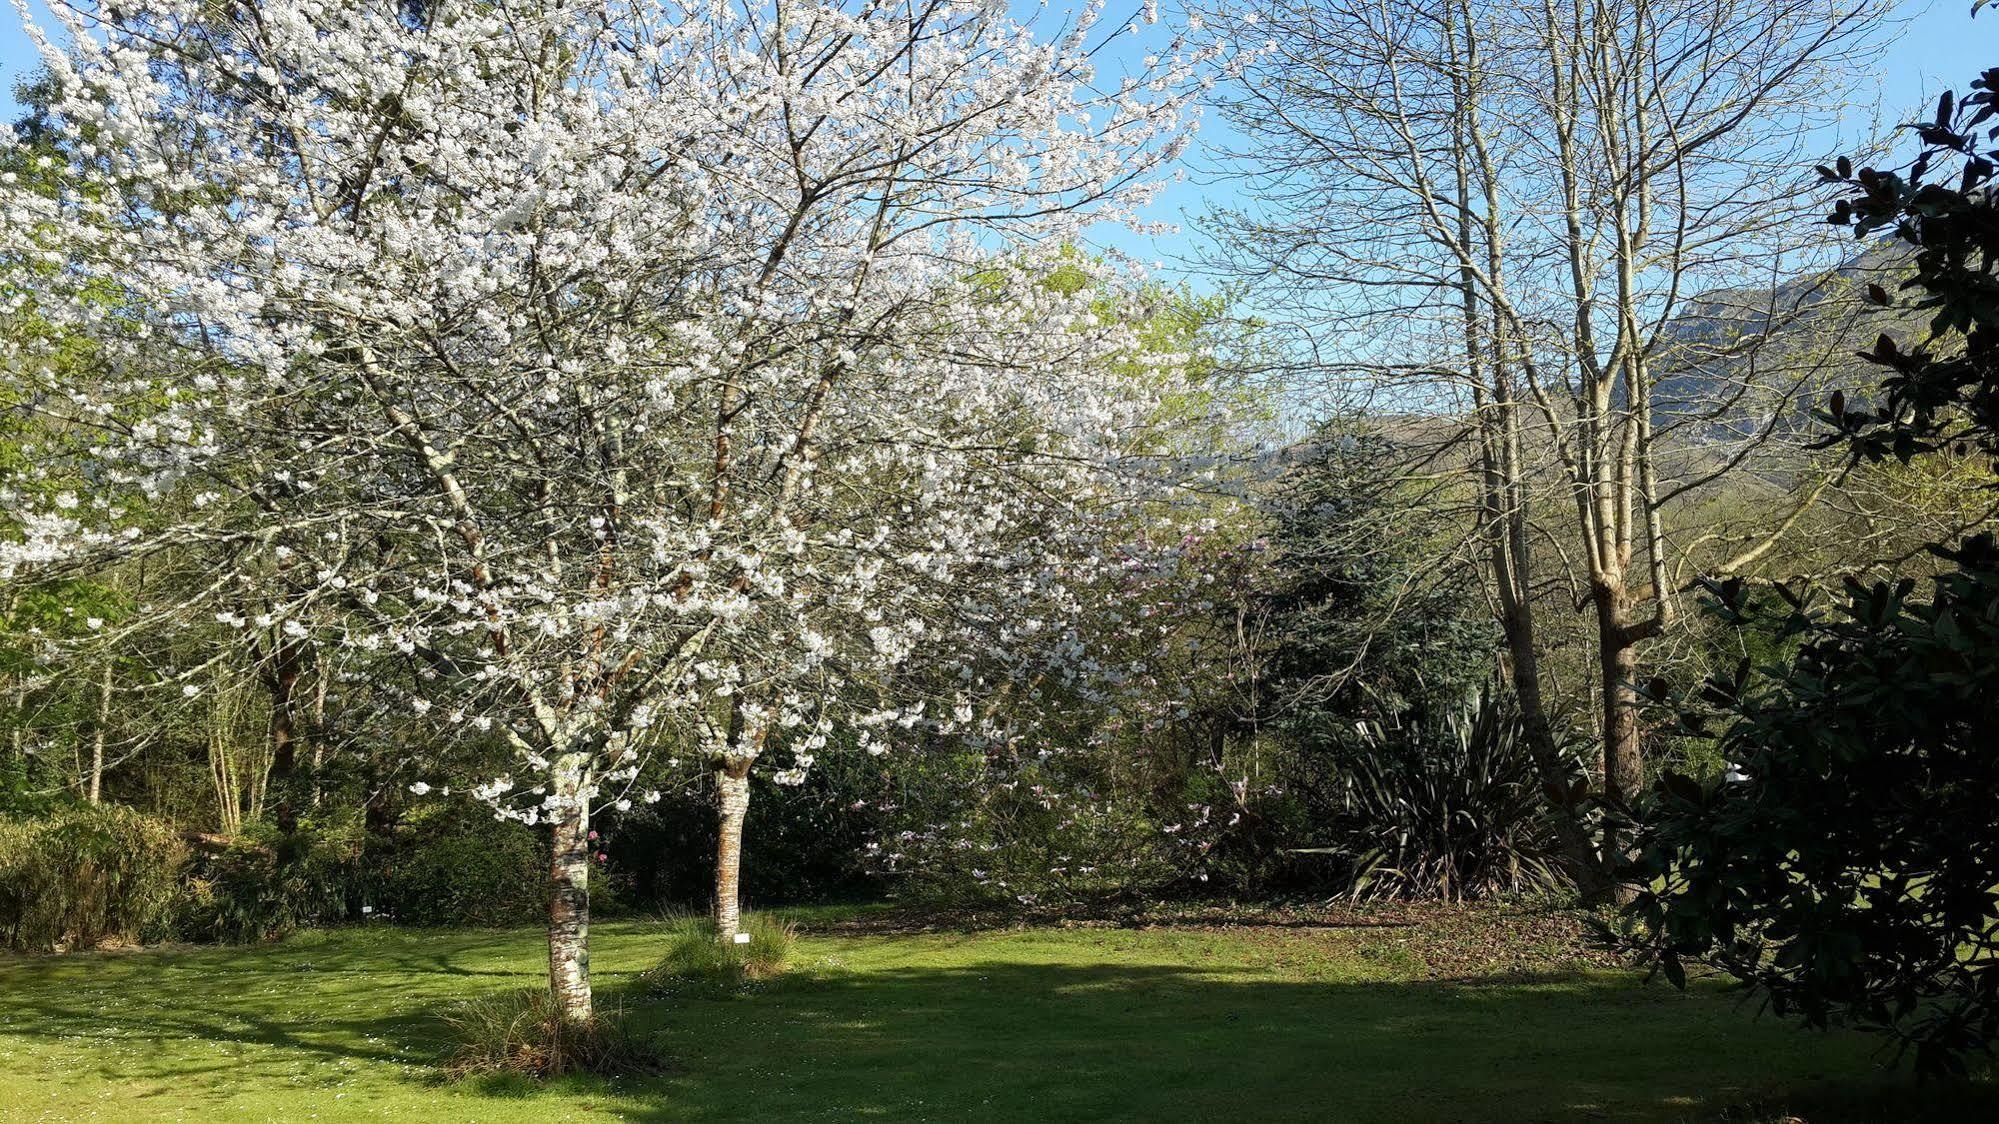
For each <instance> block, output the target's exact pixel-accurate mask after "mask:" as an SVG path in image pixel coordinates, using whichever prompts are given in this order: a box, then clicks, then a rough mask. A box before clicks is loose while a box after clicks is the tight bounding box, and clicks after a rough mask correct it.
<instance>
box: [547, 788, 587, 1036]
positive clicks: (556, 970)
mask: <svg viewBox="0 0 1999 1124" xmlns="http://www.w3.org/2000/svg"><path fill="white" fill-rule="evenodd" d="M563 787H567V788H568V790H569V791H568V792H567V793H564V795H566V796H568V797H570V799H566V800H564V801H563V804H562V808H561V810H560V812H559V813H558V816H557V818H556V819H555V820H554V822H553V823H552V824H551V825H550V830H551V834H552V835H553V842H554V849H553V855H552V856H551V859H550V865H549V879H550V881H551V882H552V883H553V885H552V887H551V889H552V891H553V892H552V893H550V894H549V898H548V986H549V989H550V991H552V992H553V993H554V996H555V1008H556V1010H558V1011H560V1012H561V1013H562V1017H563V1018H564V1019H565V1020H566V1021H568V1022H572V1023H580V1022H588V1021H589V1020H590V1018H591V1005H590V945H589V935H590V806H589V804H588V802H587V801H585V800H584V799H582V798H581V797H580V796H578V795H577V792H578V790H579V788H580V786H579V785H578V784H577V782H573V781H571V782H567V783H566V785H559V786H558V789H557V791H558V793H561V792H562V788H563Z"/></svg>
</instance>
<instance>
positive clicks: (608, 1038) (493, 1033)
mask: <svg viewBox="0 0 1999 1124" xmlns="http://www.w3.org/2000/svg"><path fill="white" fill-rule="evenodd" d="M439 1017H440V1018H441V1019H442V1020H443V1022H444V1025H445V1027H446V1028H447V1029H448V1030H449V1032H450V1037H451V1039H452V1042H453V1048H452V1050H451V1053H450V1055H449V1056H448V1057H447V1058H446V1059H445V1062H444V1068H445V1072H446V1073H448V1074H450V1075H451V1076H452V1077H454V1078H462V1077H473V1076H478V1077H484V1078H489V1079H491V1078H497V1079H499V1080H502V1081H507V1080H513V1081H518V1080H519V1079H521V1078H533V1079H535V1080H537V1081H541V1080H546V1079H548V1078H551V1077H560V1076H562V1075H563V1074H565V1073H588V1074H594V1075H596V1076H598V1077H623V1076H630V1075H636V1074H644V1073H658V1072H659V1071H660V1069H661V1059H660V1056H659V1053H658V1051H656V1050H655V1049H653V1047H652V1044H651V1043H650V1042H648V1041H646V1040H643V1039H641V1038H640V1037H638V1036H637V1035H635V1034H633V1033H631V1031H630V1030H629V1029H628V1028H627V1026H626V1024H625V1017H624V1012H623V1011H622V1010H620V1009H617V1008H613V1009H611V1010H609V1011H603V1010H600V1011H599V1012H598V1014H597V1016H596V1017H595V1018H593V1019H591V1020H590V1021H589V1022H586V1023H572V1022H570V1021H568V1020H567V1019H564V1018H562V1016H561V1015H560V1014H559V1013H558V1012H557V1011H556V1007H555V997H554V996H553V995H551V994H550V993H549V990H548V989H547V988H545V987H524V988H519V989H516V990H513V991H502V992H497V993H494V994H492V995H482V996H478V997H476V998H472V999H464V1000H460V1001H459V1002H457V1003H455V1004H452V1005H451V1006H450V1007H448V1008H446V1009H445V1010H444V1012H443V1013H442V1014H441V1015H440V1016H439Z"/></svg>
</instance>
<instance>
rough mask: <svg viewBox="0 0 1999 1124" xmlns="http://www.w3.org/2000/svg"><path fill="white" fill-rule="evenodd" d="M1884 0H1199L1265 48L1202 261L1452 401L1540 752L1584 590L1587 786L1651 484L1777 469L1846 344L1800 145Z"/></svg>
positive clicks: (1625, 672)
mask: <svg viewBox="0 0 1999 1124" xmlns="http://www.w3.org/2000/svg"><path fill="white" fill-rule="evenodd" d="M1885 9H1886V5H1884V4H1883V3H1881V2H1879V0H1777V2H1775V3H1760V2H1750V0H1630V2H1626V3H1614V4H1613V3H1602V2H1598V0H1497V2H1489V3H1477V4H1474V3H1471V2H1469V0H1418V2H1415V3H1408V2H1400V0H1394V2H1391V0H1259V2H1256V3H1251V4H1248V5H1234V6H1231V7H1230V8H1229V10H1228V11H1226V12H1217V13H1215V14H1214V15H1213V16H1212V17H1211V27H1212V30H1213V31H1214V33H1215V34H1216V35H1218V36H1220V37H1223V38H1228V39H1232V40H1233V41H1236V42H1238V43H1242V44H1244V45H1246V46H1256V47H1260V51H1259V53H1258V54H1257V56H1256V58H1255V60H1254V61H1253V62H1251V63H1250V64H1249V65H1247V66H1246V67H1245V68H1244V70H1243V74H1242V78H1241V80H1240V81H1239V82H1237V83H1235V84H1233V86H1232V87H1231V92H1230V93H1229V94H1228V95H1227V98H1226V103H1225V112H1226V114H1227V116H1228V118H1229V119H1230V121H1231V123H1232V124H1233V125H1234V126H1235V128H1236V129H1237V130H1239V131H1240V133H1241V134H1242V135H1243V136H1244V137H1245V138H1247V143H1245V144H1243V145H1241V146H1240V148H1241V151H1238V152H1234V153H1230V154H1228V156H1227V167H1228V168H1229V169H1231V170H1232V171H1233V172H1235V173H1236V174H1237V175H1239V176H1240V177H1241V178H1242V180H1243V182H1244V186H1245V188H1246V189H1247V190H1246V192H1245V194H1246V195H1248V196H1249V197H1251V198H1255V199H1257V200H1258V205H1257V207H1256V209H1255V210H1254V211H1253V212H1252V211H1243V210H1233V211H1231V210H1224V211H1221V212H1219V213H1218V214H1216V215H1215V216H1214V218H1215V222H1214V228H1215V230H1216V232H1217V234H1218V236H1219V237H1218V242H1219V254H1218V258H1219V263H1220V265H1221V266H1222V267H1223V268H1225V269H1229V270H1232V271H1236V272H1239V273H1243V274H1254V275H1257V276H1260V277H1264V278H1267V279H1268V280H1269V281H1270V282H1271V283H1274V284H1275V285H1278V286H1280V287H1281V288H1282V291H1283V293H1284V294H1285V297H1286V304H1287V306H1289V307H1292V308H1295V309H1297V310H1299V311H1300V313H1301V314H1302V315H1303V316H1304V317H1305V318H1307V319H1308V320H1309V321H1310V323H1311V326H1312V327H1313V328H1314V329H1315V333H1316V335H1317V338H1318V340H1319V346H1320V347H1322V348H1337V349H1338V354H1339V356H1340V358H1339V361H1338V362H1337V363H1336V364H1334V365H1333V367H1334V369H1335V370H1336V371H1337V372H1338V373H1339V374H1340V375H1342V376H1344V377H1346V378H1348V379H1353V380H1360V381H1364V382H1367V383H1371V384H1375V385H1378V386H1381V387H1383V388H1386V395H1385V397H1384V396H1382V395H1380V394H1378V395H1377V402H1381V401H1386V402H1388V403H1391V404H1392V405H1394V406H1395V407H1396V408H1398V409H1402V410H1407V411H1412V412H1420V413H1425V414H1430V415H1443V416H1449V417H1454V418H1458V419H1461V421H1462V424H1461V425H1459V426H1457V427H1455V428H1454V429H1453V430H1452V432H1451V435H1450V437H1449V438H1447V439H1446V441H1445V442H1444V443H1443V444H1444V445H1446V446H1454V447H1455V448H1456V449H1458V450H1460V453H1459V454H1458V455H1457V456H1456V460H1457V463H1459V464H1461V465H1462V466H1463V468H1464V469H1465V470H1466V471H1468V472H1470V473H1471V474H1472V475H1473V476H1474V477H1475V479H1476V481H1477V489H1476V491H1477V496H1478V502H1477V509H1476V512H1475V516H1474V517H1475V520H1476V525H1477V526H1478V528H1479V530H1480V533H1481V534H1482V535H1483V536H1484V541H1485V544H1486V546H1485V550H1484V551H1483V553H1484V556H1485V565H1486V569H1487V571H1488V578H1489V581H1490V586H1491V589H1492V591H1493V599H1494V604H1495V610H1496V614H1497V616H1498V618H1499V620H1500V622H1501V624H1502V625H1503V628H1504V633H1505V639H1506V647H1507V654H1508V656H1509V661H1508V662H1509V664H1510V669H1511V674H1512V679H1513V683H1514V686H1515V688H1516V690H1517V691H1518V693H1519V695H1520V700H1521V703H1522V706H1523V709H1524V711H1525V713H1526V714H1527V715H1528V721H1529V726H1530V737H1531V738H1532V740H1533V741H1534V743H1535V744H1536V746H1537V749H1538V751H1539V754H1540V756H1541V758H1542V760H1543V761H1544V763H1545V764H1546V765H1547V767H1548V768H1549V769H1550V770H1551V772H1552V771H1554V770H1557V769H1558V767H1559V762H1558V760H1557V754H1556V752H1555V741H1556V738H1557V734H1556V729H1555V727H1556V723H1555V721H1554V716H1553V711H1554V710H1555V703H1553V702H1551V701H1550V700H1549V699H1547V698H1546V697H1545V695H1546V693H1547V684H1548V678H1549V677H1548V675H1547V673H1546V671H1545V669H1544V668H1543V667H1542V666H1541V660H1542V654H1543V650H1544V644H1543V642H1542V640H1541V638H1540V637H1539V635H1538V633H1537V629H1538V628H1540V627H1541V626H1540V623H1539V622H1537V609H1541V608H1542V607H1543V606H1545V605H1547V604H1548V603H1549V602H1550V600H1551V599H1559V601H1566V602H1567V603H1568V604H1569V605H1572V606H1573V607H1574V608H1575V609H1577V610H1581V609H1584V608H1588V609H1591V610H1593V616H1594V625H1595V627H1594V635H1593V637H1592V640H1591V644H1590V647H1591V649H1592V658H1591V663H1592V664H1593V665H1594V666H1593V668H1592V671H1593V672H1594V674H1593V676H1592V678H1593V681H1594V688H1595V689H1594V693H1595V695H1596V711H1597V713H1596V718H1595V727H1596V733H1597V737H1598V739H1599V741H1600V743H1601V751H1602V780H1603V788H1604V791H1605V793H1606V795H1607V796H1609V797H1610V798H1611V799H1612V800H1613V801H1615V800H1618V799H1621V798H1623V797H1625V796H1626V795H1628V794H1629V793H1631V792H1632V791H1633V789H1634V788H1635V787H1636V786H1638V785H1639V784H1640V783H1641V782H1642V778H1643V774H1644V755H1643V749H1642V740H1641V726H1640V709H1639V702H1640V699H1639V696H1638V694H1637V687H1636V686H1635V680H1636V679H1637V678H1638V675H1639V670H1640V661H1641V657H1642V655H1643V652H1644V650H1645V648H1646V645H1647V644H1648V642H1650V641H1652V640H1653V639H1654V638H1656V637H1658V636H1660V635H1661V634H1662V633H1664V632H1665V631H1666V630H1668V629H1669V628H1670V627H1671V626H1672V625H1673V622H1674V619H1675V604H1674V596H1673V592H1672V591H1673V589H1674V588H1675V587H1674V584H1673V582H1672V581H1671V580H1670V578H1669V571H1670V569H1671V567H1672V565H1673V562H1674V559H1675V558H1676V556H1677V554H1678V553H1679V552H1681V551H1683V550H1684V549H1686V548H1687V543H1688V541H1689V537H1688V536H1683V535H1682V534H1681V533H1680V529H1679V528H1677V527H1675V526H1674V523H1673V520H1672V518H1671V516H1672V513H1673V512H1674V510H1675V505H1676V504H1679V503H1681V502H1682V501H1685V500H1687V499H1689V498H1690V497H1694V498H1697V497H1699V496H1700V495H1702V494H1703V493H1704V491H1705V490H1711V489H1713V488H1714V487H1716V486H1717V485H1718V483H1719V482H1721V481H1723V480H1725V479H1727V478H1729V477H1731V476H1732V475H1737V474H1742V473H1745V472H1749V471H1766V472H1788V471H1792V468H1791V466H1790V464H1789V462H1788V458H1792V457H1794V456H1795V453H1796V449H1797V447H1798V444H1799V442H1797V441H1794V440H1791V438H1793V437H1796V436H1798V430H1799V429H1800V428H1801V427H1800V426H1799V425H1798V424H1797V423H1798V422H1799V421H1800V419H1801V417H1802V415H1803V413H1804V408H1803V406H1802V402H1803V400H1804V399H1805V397H1806V396H1807V395H1808V394H1809V393H1810V392H1811V391H1812V390H1813V389H1814V387H1816V386H1817V385H1818V384H1819V383H1820V382H1821V381H1822V380H1823V379H1824V378H1826V377H1827V376H1828V374H1829V373H1830V372H1832V371H1834V370H1836V369H1837V368H1838V367H1839V365H1840V363H1841V362H1842V357H1843V356H1844V355H1845V354H1846V353H1847V352H1848V351H1850V349H1851V348H1850V343H1849V341H1846V340H1844V339H1842V338H1841V337H1840V333H1839V331H1838V330H1837V328H1836V325H1838V324H1839V323H1841V321H1842V318H1841V317H1838V316H1829V315H1826V310H1827V307H1828V302H1843V301H1845V300H1847V299H1849V297H1848V294H1849V293H1850V292H1852V291H1853V290H1855V289H1857V288H1858V286H1857V285H1856V284H1855V283H1854V282H1855V278H1853V277H1852V276H1850V275H1849V274H1846V273H1841V272H1839V271H1837V270H1835V269H1833V268H1832V266H1833V265H1834V264H1836V261H1837V259H1836V256H1835V255H1836V251H1835V250H1834V248H1833V247H1834V243H1833V240H1832V236H1831V232H1830V231H1829V230H1825V229H1824V228H1823V224H1821V223H1820V222H1819V221H1818V219H1819V215H1818V212H1819V200H1818V199H1817V197H1816V196H1815V194H1814V190H1813V186H1814V185H1813V183H1812V180H1811V173H1810V169H1811V167H1812V164H1813V160H1812V159H1811V157H1812V155H1813V154H1815V153H1816V152H1818V151H1822V150H1824V149H1826V148H1829V147H1831V146H1832V144H1833V143H1834V138H1833V130H1834V128H1835V127H1836V126H1837V124H1838V122H1839V121H1840V117H1841V112H1842V108H1843V107H1842V106H1841V105H1839V104H1837V103H1836V101H1834V100H1830V99H1829V98H1828V94H1827V92H1828V91H1834V90H1840V89H1845V88H1847V86H1848V84H1847V83H1844V82H1840V81H1834V80H1831V79H1832V78H1834V77H1835V76H1839V75H1843V74H1844V73H1846V72H1848V71H1849V70H1850V68H1852V67H1853V66H1854V65H1856V64H1857V63H1858V62H1859V61H1860V60H1861V59H1862V58H1863V57H1864V56H1865V54H1866V53H1867V52H1869V51H1871V50H1872V49H1873V47H1874V46H1875V45H1876V43H1877V42H1878V40H1879V38H1880V32H1881V31H1882V30H1883V28H1884V12H1885ZM1807 328H1809V329H1810V330H1805V329H1807ZM1430 453H1431V455H1435V453H1436V450H1431V451H1430ZM1801 495H1802V496H1804V497H1808V498H1804V499H1803V502H1804V503H1807V504H1809V503H1811V502H1815V501H1816V498H1817V493H1816V492H1814V491H1813V490H1811V489H1805V490H1803V492H1802V493H1801ZM1792 523H1795V520H1792V521H1791V522H1790V523H1787V522H1786V521H1785V520H1784V518H1783V513H1782V512H1776V513H1773V514H1772V518H1771V521H1770V523H1769V525H1768V526H1767V527H1765V528H1764V531H1765V532H1766V533H1781V531H1783V530H1784V529H1787V528H1788V527H1789V526H1790V525H1791V524H1792ZM1744 549H1745V550H1748V549H1754V545H1753V544H1748V545H1745V546H1744ZM1551 554H1552V555H1553V556H1554V559H1555V564H1554V566H1553V567H1550V568H1548V569H1547V572H1546V573H1544V572H1543V567H1545V566H1546V563H1545V562H1544V561H1543V560H1544V559H1546V558H1547V557H1548V556H1549V555H1551ZM1559 601H1558V603H1559ZM1550 779H1551V780H1554V779H1558V777H1557V776H1553V775H1551V777H1550ZM1609 845H1610V847H1611V848H1612V849H1613V850H1614V847H1615V842H1614V840H1613V841H1609Z"/></svg>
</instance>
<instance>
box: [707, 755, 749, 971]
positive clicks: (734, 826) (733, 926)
mask: <svg viewBox="0 0 1999 1124" xmlns="http://www.w3.org/2000/svg"><path fill="white" fill-rule="evenodd" d="M753 760H754V759H752V758H747V757H731V758H726V759H724V760H723V761H722V763H721V764H720V765H718V766H716V768H715V787H716V790H717V792H718V794H719V795H718V798H717V808H718V811H719V813H720V815H719V817H718V818H719V821H720V825H721V832H720V836H719V838H718V839H717V840H716V843H715V939H716V940H718V941H721V942H723V943H725V944H726V943H729V942H732V941H734V940H735V939H736V934H737V932H739V931H740V930H741V929H742V921H743V913H742V909H743V906H742V896H743V895H742V884H743V820H744V819H745V818H747V817H748V816H749V812H750V765H751V763H752V761H753Z"/></svg>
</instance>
